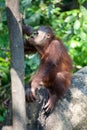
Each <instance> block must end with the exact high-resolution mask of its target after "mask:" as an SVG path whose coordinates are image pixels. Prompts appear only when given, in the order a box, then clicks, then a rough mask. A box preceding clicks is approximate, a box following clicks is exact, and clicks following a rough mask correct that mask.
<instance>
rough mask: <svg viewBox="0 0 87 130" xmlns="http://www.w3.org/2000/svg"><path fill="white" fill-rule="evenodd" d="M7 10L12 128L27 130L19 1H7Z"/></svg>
mask: <svg viewBox="0 0 87 130" xmlns="http://www.w3.org/2000/svg"><path fill="white" fill-rule="evenodd" d="M6 9H7V21H8V28H9V34H10V46H11V71H10V73H11V92H12V111H13V127H12V128H13V129H14V130H25V129H26V109H25V91H24V49H23V48H24V47H23V39H22V28H21V16H20V13H19V0H6Z"/></svg>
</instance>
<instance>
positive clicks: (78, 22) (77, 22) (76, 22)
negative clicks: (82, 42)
mask: <svg viewBox="0 0 87 130" xmlns="http://www.w3.org/2000/svg"><path fill="white" fill-rule="evenodd" d="M79 28H80V21H79V20H76V21H75V23H74V30H78V29H79Z"/></svg>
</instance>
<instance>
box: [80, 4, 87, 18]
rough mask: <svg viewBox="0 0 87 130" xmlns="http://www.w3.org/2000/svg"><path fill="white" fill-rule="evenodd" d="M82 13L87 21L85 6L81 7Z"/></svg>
mask: <svg viewBox="0 0 87 130" xmlns="http://www.w3.org/2000/svg"><path fill="white" fill-rule="evenodd" d="M80 11H81V13H82V15H83V18H84V20H85V21H86V20H87V9H86V8H85V7H84V6H80Z"/></svg>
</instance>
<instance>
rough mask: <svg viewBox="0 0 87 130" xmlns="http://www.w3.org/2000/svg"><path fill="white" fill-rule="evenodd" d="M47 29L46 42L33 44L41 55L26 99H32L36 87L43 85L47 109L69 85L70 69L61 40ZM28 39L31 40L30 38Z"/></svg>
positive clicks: (69, 59) (67, 56)
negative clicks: (48, 35)
mask: <svg viewBox="0 0 87 130" xmlns="http://www.w3.org/2000/svg"><path fill="white" fill-rule="evenodd" d="M48 29H49V33H50V35H51V37H50V38H49V39H48V40H47V42H46V43H45V44H43V45H42V46H41V45H36V44H33V46H34V47H35V48H36V49H37V51H38V53H39V54H40V56H41V62H40V65H39V68H38V70H37V73H36V74H35V76H34V78H33V79H32V81H31V84H30V86H31V92H30V93H29V94H28V93H27V98H28V100H34V97H35V91H36V89H37V88H38V87H39V86H40V85H44V87H46V88H47V89H48V90H49V100H48V103H47V104H46V106H45V108H47V110H48V109H53V107H54V105H55V103H56V102H57V101H58V99H60V98H61V97H62V96H63V94H64V93H65V92H66V90H67V88H68V87H69V86H70V80H71V71H72V61H71V58H70V56H69V55H68V53H67V50H66V48H65V47H64V45H63V43H62V42H61V40H59V39H57V38H55V36H54V34H53V32H52V30H51V29H50V28H49V27H48ZM33 40H34V38H33ZM43 40H44V39H43ZM29 41H30V42H31V39H30V40H29ZM32 42H34V41H32ZM32 42H31V43H32ZM42 43H43V42H42Z"/></svg>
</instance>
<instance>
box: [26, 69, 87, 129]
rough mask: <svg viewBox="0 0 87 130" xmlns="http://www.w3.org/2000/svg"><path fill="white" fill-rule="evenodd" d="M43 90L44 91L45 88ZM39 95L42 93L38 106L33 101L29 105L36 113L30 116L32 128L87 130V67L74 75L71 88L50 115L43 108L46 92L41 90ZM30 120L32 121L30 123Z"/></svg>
mask: <svg viewBox="0 0 87 130" xmlns="http://www.w3.org/2000/svg"><path fill="white" fill-rule="evenodd" d="M42 91H43V93H44V89H43V90H42ZM39 95H40V96H41V95H42V96H41V102H40V104H38V102H36V107H35V104H33V103H32V107H31V105H30V107H28V108H29V109H30V110H31V109H33V108H34V112H35V113H36V116H35V114H34V113H33V112H32V116H31V117H30V118H28V124H29V127H30V126H31V127H30V128H31V129H32V130H34V128H35V130H87V67H84V68H83V69H81V70H80V71H78V72H77V73H75V74H74V75H73V76H72V83H71V87H70V89H69V90H68V91H67V93H66V94H65V96H64V98H63V99H62V100H60V101H58V103H57V104H56V106H55V109H54V110H53V111H52V112H51V113H50V114H49V115H45V114H44V112H43V110H42V106H43V104H44V94H41V93H40V92H39ZM37 104H38V105H37ZM38 112H39V113H38ZM33 114H34V115H33ZM32 119H33V120H32ZM29 120H32V121H31V122H30V123H29ZM32 126H33V127H32Z"/></svg>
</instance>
